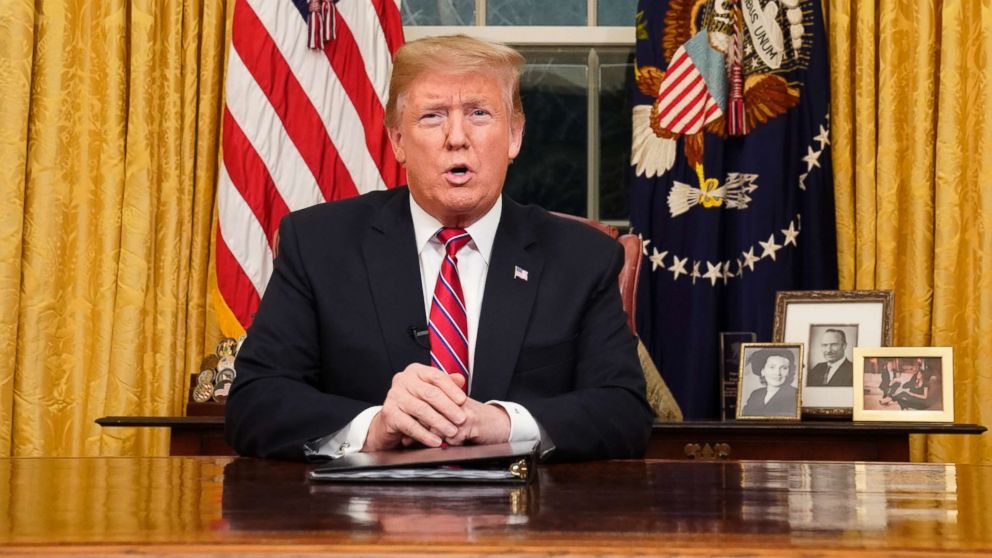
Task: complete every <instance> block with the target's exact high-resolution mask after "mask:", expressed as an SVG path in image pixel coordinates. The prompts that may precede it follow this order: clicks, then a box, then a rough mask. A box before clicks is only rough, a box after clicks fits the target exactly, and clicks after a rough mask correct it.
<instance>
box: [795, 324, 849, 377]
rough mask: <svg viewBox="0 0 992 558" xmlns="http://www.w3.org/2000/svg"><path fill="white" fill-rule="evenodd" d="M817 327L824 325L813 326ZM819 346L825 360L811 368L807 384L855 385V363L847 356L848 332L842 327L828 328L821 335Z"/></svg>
mask: <svg viewBox="0 0 992 558" xmlns="http://www.w3.org/2000/svg"><path fill="white" fill-rule="evenodd" d="M816 327H822V326H813V328H816ZM814 333H815V332H814ZM812 337H813V336H811V338H812ZM819 347H820V350H821V351H822V352H823V358H824V360H823V361H822V362H820V363H818V364H816V365H815V366H813V367H812V368H811V369H810V372H809V376H808V377H807V379H806V385H807V386H808V387H853V386H854V363H853V362H851V360H850V359H849V358H848V357H847V334H846V333H844V331H843V330H842V329H840V328H833V327H830V328H827V329H825V330H824V331H823V334H822V335H821V336H820V341H819Z"/></svg>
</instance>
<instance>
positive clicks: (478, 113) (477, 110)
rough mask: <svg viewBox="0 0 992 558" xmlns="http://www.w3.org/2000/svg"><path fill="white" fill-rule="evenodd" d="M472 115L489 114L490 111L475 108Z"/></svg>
mask: <svg viewBox="0 0 992 558" xmlns="http://www.w3.org/2000/svg"><path fill="white" fill-rule="evenodd" d="M472 116H489V111H488V110H485V109H475V110H473V111H472Z"/></svg>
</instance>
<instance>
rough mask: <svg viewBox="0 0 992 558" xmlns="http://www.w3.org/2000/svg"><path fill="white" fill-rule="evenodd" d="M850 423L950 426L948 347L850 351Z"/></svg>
mask: <svg viewBox="0 0 992 558" xmlns="http://www.w3.org/2000/svg"><path fill="white" fill-rule="evenodd" d="M854 387H855V390H854V420H882V421H901V422H954V356H953V349H952V348H951V347H882V348H869V347H858V348H857V349H854Z"/></svg>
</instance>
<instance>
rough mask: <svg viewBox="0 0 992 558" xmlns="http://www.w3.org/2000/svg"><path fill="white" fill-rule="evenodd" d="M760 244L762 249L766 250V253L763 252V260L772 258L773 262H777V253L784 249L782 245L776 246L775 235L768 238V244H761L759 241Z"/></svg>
mask: <svg viewBox="0 0 992 558" xmlns="http://www.w3.org/2000/svg"><path fill="white" fill-rule="evenodd" d="M758 244H760V245H761V247H762V248H764V251H763V252H761V258H762V259H764V258H771V259H772V261H775V252H777V251H779V250H781V249H782V245H780V244H775V233H772V234H771V235H770V236H769V237H768V242H761V241H760V240H759V241H758Z"/></svg>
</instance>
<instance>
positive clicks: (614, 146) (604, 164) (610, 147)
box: [598, 49, 634, 221]
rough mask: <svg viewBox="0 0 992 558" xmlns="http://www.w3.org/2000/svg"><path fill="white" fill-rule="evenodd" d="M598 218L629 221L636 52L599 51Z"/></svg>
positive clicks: (621, 50)
mask: <svg viewBox="0 0 992 558" xmlns="http://www.w3.org/2000/svg"><path fill="white" fill-rule="evenodd" d="M598 52H599V59H600V65H599V88H600V93H599V154H600V166H599V218H600V219H603V220H614V219H617V220H624V221H626V220H627V219H629V218H630V212H629V192H630V139H631V133H632V130H631V128H632V125H631V119H630V118H631V117H630V115H631V113H632V107H631V102H630V101H631V100H630V88H631V87H633V81H634V52H633V51H632V50H630V49H618V50H605V49H603V50H599V51H598Z"/></svg>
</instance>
